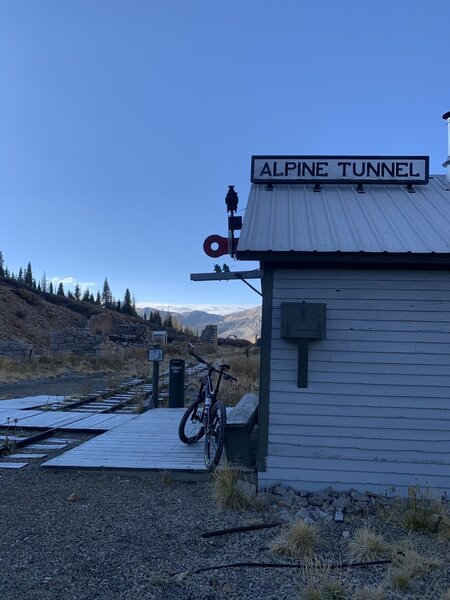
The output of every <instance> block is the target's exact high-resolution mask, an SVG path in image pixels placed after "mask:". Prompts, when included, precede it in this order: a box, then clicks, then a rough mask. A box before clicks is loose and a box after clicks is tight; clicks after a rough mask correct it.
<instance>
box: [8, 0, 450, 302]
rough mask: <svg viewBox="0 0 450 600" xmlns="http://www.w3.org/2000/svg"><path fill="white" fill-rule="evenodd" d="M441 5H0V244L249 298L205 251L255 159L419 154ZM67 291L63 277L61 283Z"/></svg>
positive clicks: (433, 121)
mask: <svg viewBox="0 0 450 600" xmlns="http://www.w3.org/2000/svg"><path fill="white" fill-rule="evenodd" d="M449 22H450V2H449V1H448V0H428V1H425V0H420V1H418V0H377V2H365V1H363V0H340V1H339V2H337V1H336V0H320V1H317V2H310V1H305V0H279V2H274V1H273V0H270V1H269V0H159V1H155V0H39V1H36V0H0V219H1V228H0V250H2V252H3V255H4V257H5V261H6V264H7V265H8V267H9V268H10V269H12V270H13V271H17V270H18V269H19V267H20V266H26V264H27V263H28V261H31V263H32V266H33V271H34V275H35V276H36V277H37V278H38V279H39V278H40V277H41V275H42V273H43V271H45V272H46V276H47V279H51V278H55V280H59V279H63V280H65V281H66V282H70V281H73V282H76V281H79V282H80V283H81V284H84V283H89V284H90V289H91V291H93V292H94V293H96V290H97V288H101V287H102V285H103V280H104V278H105V276H106V277H108V281H109V283H110V286H111V289H112V292H113V294H114V295H115V296H116V297H117V298H122V297H123V293H124V291H125V288H126V287H129V288H130V290H131V292H132V293H133V294H134V296H135V298H136V300H137V301H138V302H139V303H142V302H143V303H146V304H147V303H148V304H150V303H153V304H156V303H163V304H167V305H168V306H175V305H176V304H184V305H186V304H239V305H243V304H257V303H258V302H259V296H257V295H256V294H255V293H254V292H253V291H251V290H250V289H248V288H247V287H246V286H245V285H244V284H243V283H241V282H222V283H218V282H211V283H203V282H198V283H195V282H191V281H190V280H189V274H190V273H197V272H209V271H211V272H212V271H213V267H214V264H215V263H216V262H219V263H221V264H222V263H223V262H227V263H228V264H229V265H230V267H231V268H232V270H241V269H247V268H254V267H256V266H257V265H256V264H255V263H236V262H234V261H233V260H231V259H230V258H229V257H223V259H217V260H215V259H212V258H208V257H207V256H206V255H205V254H204V252H203V249H202V245H203V241H204V239H205V238H206V237H207V236H208V235H210V234H212V233H217V234H220V235H226V228H227V220H226V210H225V202H224V197H225V194H226V191H227V186H228V185H229V184H234V185H236V190H237V191H238V193H239V197H240V205H239V208H240V209H244V208H245V205H246V200H247V196H248V192H249V188H250V157H251V155H252V154H265V153H266V154H381V155H382V154H386V155H387V154H411V155H414V154H418V155H423V154H427V155H430V166H431V172H432V173H442V172H443V168H442V166H441V165H442V162H443V161H444V160H445V159H446V158H447V134H446V126H445V122H444V121H443V120H442V119H441V115H442V114H443V113H444V112H446V111H448V110H450V72H449V71H450V62H449V52H448V50H449ZM67 288H68V285H67V284H66V289H67Z"/></svg>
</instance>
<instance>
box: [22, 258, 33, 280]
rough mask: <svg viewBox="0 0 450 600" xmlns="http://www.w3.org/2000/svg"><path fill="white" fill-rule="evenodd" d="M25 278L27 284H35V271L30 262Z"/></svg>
mask: <svg viewBox="0 0 450 600" xmlns="http://www.w3.org/2000/svg"><path fill="white" fill-rule="evenodd" d="M23 280H24V282H25V283H26V284H27V285H31V286H32V285H33V271H32V269H31V263H30V262H29V263H28V265H27V268H26V269H25V273H24V276H23Z"/></svg>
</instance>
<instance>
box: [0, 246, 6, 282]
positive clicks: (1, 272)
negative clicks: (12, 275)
mask: <svg viewBox="0 0 450 600" xmlns="http://www.w3.org/2000/svg"><path fill="white" fill-rule="evenodd" d="M3 277H5V261H4V259H3V254H2V251H1V250H0V279H2V278H3Z"/></svg>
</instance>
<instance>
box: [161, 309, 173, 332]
mask: <svg viewBox="0 0 450 600" xmlns="http://www.w3.org/2000/svg"><path fill="white" fill-rule="evenodd" d="M163 327H164V328H165V329H173V322H172V315H171V314H170V313H169V314H168V315H167V316H166V318H165V319H164V325H163Z"/></svg>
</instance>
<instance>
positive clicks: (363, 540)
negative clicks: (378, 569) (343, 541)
mask: <svg viewBox="0 0 450 600" xmlns="http://www.w3.org/2000/svg"><path fill="white" fill-rule="evenodd" d="M349 550H350V555H351V557H352V558H353V559H354V560H356V561H365V560H378V559H381V558H387V557H388V556H390V554H391V547H390V546H389V544H387V543H386V542H385V541H384V540H383V538H382V537H381V536H380V535H377V534H376V533H374V532H373V531H371V530H370V529H369V528H367V527H363V528H362V529H358V530H357V531H356V533H355V537H354V538H353V539H351V540H350V543H349Z"/></svg>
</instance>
